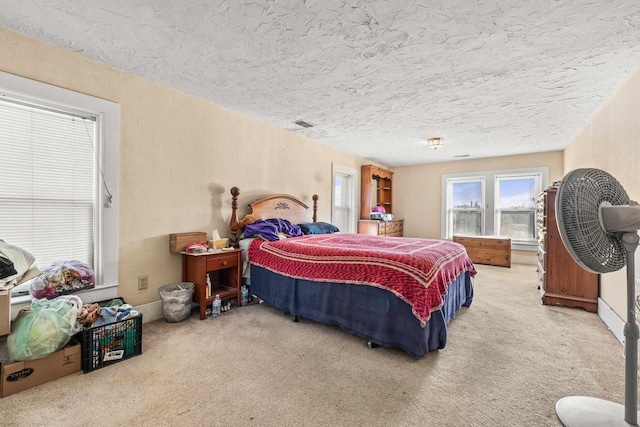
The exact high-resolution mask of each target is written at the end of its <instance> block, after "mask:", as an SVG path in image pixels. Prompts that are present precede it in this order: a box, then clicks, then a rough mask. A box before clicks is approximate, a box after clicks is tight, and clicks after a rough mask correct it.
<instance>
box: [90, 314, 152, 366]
mask: <svg viewBox="0 0 640 427" xmlns="http://www.w3.org/2000/svg"><path fill="white" fill-rule="evenodd" d="M79 335H80V336H81V342H82V370H83V372H84V373H85V374H86V373H88V372H91V371H95V370H96V369H100V368H104V367H105V366H109V365H113V364H114V363H118V362H120V361H122V360H126V359H129V358H131V357H133V356H137V355H139V354H142V314H139V315H138V316H135V317H130V318H128V319H124V320H120V321H118V322H114V323H109V324H106V325H100V326H94V327H92V328H87V329H84V330H83V331H82V332H80V333H79Z"/></svg>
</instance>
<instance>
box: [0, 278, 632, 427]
mask: <svg viewBox="0 0 640 427" xmlns="http://www.w3.org/2000/svg"><path fill="white" fill-rule="evenodd" d="M534 269H535V267H533V266H514V267H512V268H511V269H507V268H500V267H488V266H478V270H479V274H478V276H477V278H476V281H475V292H476V296H475V300H474V302H473V304H472V306H471V307H470V308H469V309H463V310H462V311H461V312H460V313H458V316H457V317H456V318H455V319H454V320H453V322H452V323H451V325H450V327H449V342H448V344H447V346H446V347H445V348H444V349H443V350H440V351H435V352H431V353H429V354H428V355H427V356H425V357H424V358H423V359H420V360H415V359H413V358H412V357H410V356H408V355H407V354H406V353H404V352H403V351H401V350H394V349H385V348H376V349H368V348H367V347H366V345H365V342H364V341H363V340H361V339H359V338H356V337H354V336H352V335H350V334H347V333H345V332H343V331H341V330H340V329H338V328H336V327H330V326H324V325H320V324H317V323H314V322H311V321H309V320H305V319H303V320H302V321H301V322H300V323H294V322H292V321H291V318H290V317H287V316H285V315H283V314H281V313H279V312H276V311H274V310H273V309H271V308H269V307H268V306H266V305H264V304H261V305H252V306H248V307H244V308H234V309H232V311H230V312H228V313H225V314H223V315H222V317H220V318H218V319H215V320H212V319H207V320H204V321H200V320H199V319H198V317H197V313H196V312H195V311H194V312H193V316H192V317H191V318H190V319H189V320H187V321H184V322H181V323H177V324H170V323H166V322H164V321H157V322H153V323H148V324H145V325H144V328H143V330H144V332H143V354H142V355H141V356H138V357H134V358H132V359H129V360H127V361H123V362H120V363H117V364H115V365H112V366H109V367H106V368H103V369H100V370H97V371H94V372H92V373H89V374H86V375H85V374H82V373H77V374H74V375H70V376H67V377H64V378H62V379H59V380H57V381H53V382H50V383H47V384H44V385H41V386H39V387H36V388H33V389H30V390H27V391H24V392H22V393H19V394H16V395H14V396H10V397H7V398H4V399H1V400H0V425H2V426H35V425H48V426H51V425H68V426H75V425H90V426H122V425H144V426H158V425H161V426H191V425H199V426H217V425H220V426H245V425H247V426H364V425H366V426H423V427H424V426H492V427H494V426H558V425H560V424H559V423H558V422H557V420H556V416H555V414H554V411H553V407H554V404H555V402H556V400H557V399H559V398H561V397H563V396H566V395H574V394H577V395H588V396H594V397H600V398H604V399H610V400H614V401H617V402H620V403H622V402H623V394H624V380H623V374H624V359H623V357H622V346H621V345H620V344H619V343H618V341H617V340H616V339H615V337H614V336H613V334H612V333H611V332H609V331H608V330H607V328H606V326H605V325H604V324H603V323H602V321H601V320H600V319H599V318H598V317H597V315H595V314H592V313H587V312H585V311H583V310H581V309H571V308H564V307H548V306H543V305H541V304H540V297H539V293H538V290H537V289H536V285H535V283H536V273H535V270H534Z"/></svg>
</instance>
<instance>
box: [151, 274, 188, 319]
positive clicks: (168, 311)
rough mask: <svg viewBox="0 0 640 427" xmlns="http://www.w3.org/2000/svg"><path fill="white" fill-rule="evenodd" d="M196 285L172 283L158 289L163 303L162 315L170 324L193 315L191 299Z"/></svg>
mask: <svg viewBox="0 0 640 427" xmlns="http://www.w3.org/2000/svg"><path fill="white" fill-rule="evenodd" d="M193 288H194V284H193V283H191V282H180V283H172V284H170V285H164V286H162V287H161V288H160V289H158V293H159V294H160V300H161V301H162V313H163V314H164V318H165V319H166V320H167V322H169V323H177V322H181V321H183V320H184V319H186V318H188V317H189V316H190V315H191V299H192V298H193Z"/></svg>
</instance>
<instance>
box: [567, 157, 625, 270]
mask: <svg viewBox="0 0 640 427" xmlns="http://www.w3.org/2000/svg"><path fill="white" fill-rule="evenodd" d="M603 202H608V203H611V204H612V205H614V206H619V205H628V204H629V196H628V195H627V192H626V191H625V190H624V188H622V185H621V184H620V183H619V182H618V181H617V180H616V179H615V178H614V177H613V176H611V175H610V174H608V173H607V172H605V171H602V170H600V169H576V170H574V171H572V172H569V173H568V174H567V175H566V176H565V177H564V179H563V180H562V182H561V184H560V188H559V189H558V196H557V199H556V221H557V223H558V229H559V231H560V236H561V238H562V241H563V243H564V245H565V246H566V247H567V250H568V251H569V253H570V254H571V255H572V256H573V258H574V259H575V260H576V261H577V262H578V264H580V265H581V266H582V267H583V268H585V269H587V270H589V271H592V272H594V273H610V272H612V271H617V270H620V269H621V268H622V267H624V266H625V265H626V264H627V254H626V251H625V249H624V246H623V245H622V242H621V240H620V239H619V236H618V235H617V234H615V233H608V232H607V231H606V230H605V229H604V228H603V227H602V225H601V223H600V218H599V208H600V205H601V204H602V203H603Z"/></svg>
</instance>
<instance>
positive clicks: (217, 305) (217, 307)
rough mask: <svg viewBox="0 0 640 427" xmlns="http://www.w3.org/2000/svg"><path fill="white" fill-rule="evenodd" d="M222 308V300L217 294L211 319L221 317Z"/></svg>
mask: <svg viewBox="0 0 640 427" xmlns="http://www.w3.org/2000/svg"><path fill="white" fill-rule="evenodd" d="M220 307H222V300H221V299H220V295H217V294H216V297H215V298H214V299H213V305H212V307H211V317H213V318H216V317H218V316H220Z"/></svg>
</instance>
